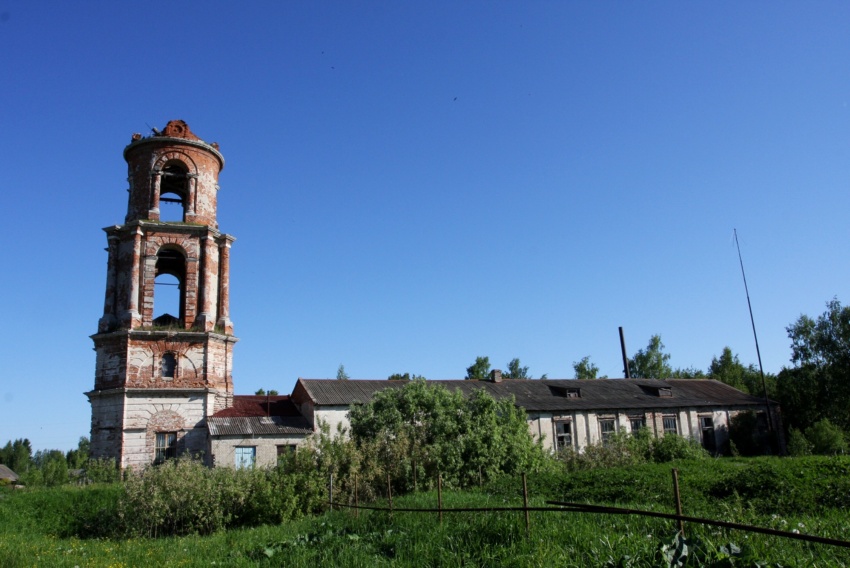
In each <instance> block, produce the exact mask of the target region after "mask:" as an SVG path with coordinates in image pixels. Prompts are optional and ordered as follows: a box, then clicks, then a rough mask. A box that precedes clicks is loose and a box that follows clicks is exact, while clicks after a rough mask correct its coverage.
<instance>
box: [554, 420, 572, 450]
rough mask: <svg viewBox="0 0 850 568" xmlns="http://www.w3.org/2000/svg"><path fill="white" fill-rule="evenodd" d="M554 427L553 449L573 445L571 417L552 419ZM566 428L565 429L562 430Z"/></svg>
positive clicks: (561, 448) (563, 448)
mask: <svg viewBox="0 0 850 568" xmlns="http://www.w3.org/2000/svg"><path fill="white" fill-rule="evenodd" d="M552 422H553V425H554V428H555V451H558V452H560V451H562V450H565V449H567V448H572V447H573V419H572V418H561V419H555V420H553V421H552ZM564 430H566V431H564Z"/></svg>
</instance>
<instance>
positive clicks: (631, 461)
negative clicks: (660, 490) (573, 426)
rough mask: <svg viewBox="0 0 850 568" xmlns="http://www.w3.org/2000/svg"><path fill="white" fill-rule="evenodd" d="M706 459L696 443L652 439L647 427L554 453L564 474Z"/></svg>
mask: <svg viewBox="0 0 850 568" xmlns="http://www.w3.org/2000/svg"><path fill="white" fill-rule="evenodd" d="M707 457H709V454H708V452H706V451H705V449H703V447H702V446H701V445H700V444H699V442H697V441H696V440H692V439H688V438H683V437H681V436H677V435H675V434H667V435H665V436H663V437H661V438H655V437H653V435H652V434H651V433H650V431H649V430H648V429H646V428H642V429H640V430H638V431H637V432H636V433H634V434H629V433H627V432H623V431H621V432H618V433H616V434H614V435H612V436H611V437H610V438H608V440H607V441H605V442H604V443H599V444H591V445H589V446H587V447H586V448H585V449H584V451H582V452H577V451H575V450H574V449H572V448H568V449H566V450H562V451H560V452H558V454H557V458H558V459H559V460H560V461H561V462H562V463H563V464H564V465H565V466H566V469H567V471H578V470H586V469H596V468H611V467H628V466H632V465H638V464H643V463H647V462H655V463H664V462H669V461H673V460H679V459H704V458H707Z"/></svg>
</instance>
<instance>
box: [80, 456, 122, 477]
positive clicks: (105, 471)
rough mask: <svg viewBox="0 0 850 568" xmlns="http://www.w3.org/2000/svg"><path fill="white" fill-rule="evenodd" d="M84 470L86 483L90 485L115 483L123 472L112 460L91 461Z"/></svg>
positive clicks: (97, 459)
mask: <svg viewBox="0 0 850 568" xmlns="http://www.w3.org/2000/svg"><path fill="white" fill-rule="evenodd" d="M84 469H85V477H84V481H86V482H88V483H115V482H116V481H118V480H119V479H120V478H121V470H119V469H118V466H117V465H116V463H115V460H114V459H111V458H92V459H89V460H88V461H87V462H86V463H85V468H84Z"/></svg>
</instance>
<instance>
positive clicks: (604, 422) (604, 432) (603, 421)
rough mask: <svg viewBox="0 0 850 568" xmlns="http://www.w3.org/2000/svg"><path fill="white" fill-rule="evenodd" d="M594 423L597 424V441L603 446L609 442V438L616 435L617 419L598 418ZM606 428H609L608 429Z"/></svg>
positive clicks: (611, 417) (614, 417) (612, 417)
mask: <svg viewBox="0 0 850 568" xmlns="http://www.w3.org/2000/svg"><path fill="white" fill-rule="evenodd" d="M596 422H597V423H598V424H599V440H600V441H601V442H602V445H603V446H604V445H606V444H607V443H608V442H609V441H610V440H611V436H613V435H614V434H616V433H617V417H616V416H599V417H598V418H597V419H596ZM608 426H610V429H609V428H608Z"/></svg>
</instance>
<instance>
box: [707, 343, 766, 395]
mask: <svg viewBox="0 0 850 568" xmlns="http://www.w3.org/2000/svg"><path fill="white" fill-rule="evenodd" d="M708 375H709V377H710V378H712V379H715V380H718V381H720V382H722V383H726V384H727V385H729V386H732V387H735V388H736V389H738V390H740V391H743V392H746V393H749V394H753V395H756V396H759V395H763V394H764V389H763V388H762V381H761V372H759V370H758V368H757V367H756V366H755V365H753V364H750V365H749V366H746V367H745V366H744V365H743V363H741V360H740V359H739V358H738V355H736V354H734V353H732V349H731V348H729V347H724V348H723V352H722V353H721V354H720V356H719V357H713V358H712V359H711V365H709V367H708ZM765 382H766V383H768V385H773V384H775V382H776V377H773V376H766V377H765ZM768 393H769V394H772V390H771V389H769V390H768Z"/></svg>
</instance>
